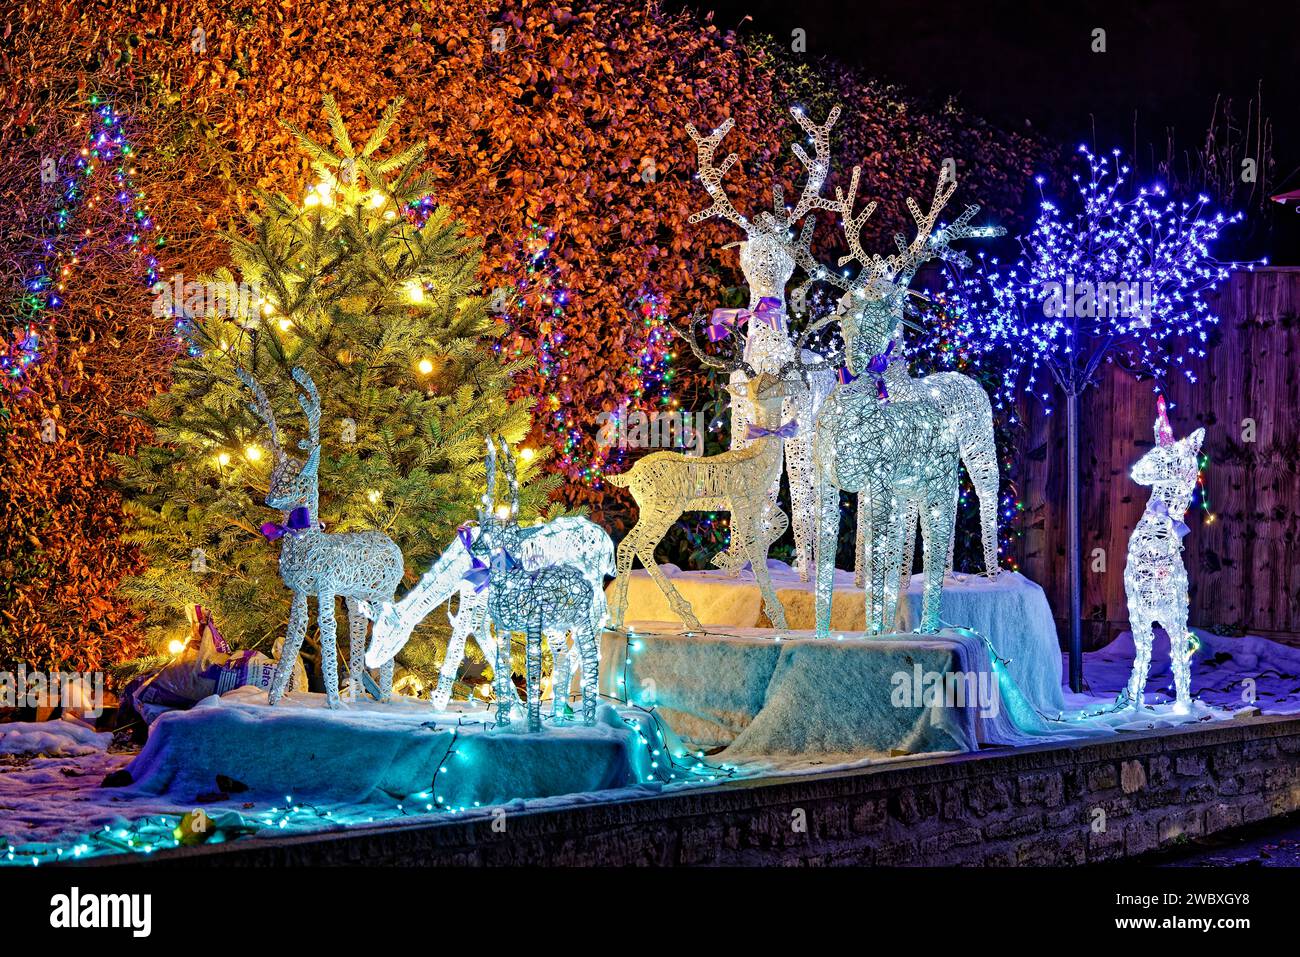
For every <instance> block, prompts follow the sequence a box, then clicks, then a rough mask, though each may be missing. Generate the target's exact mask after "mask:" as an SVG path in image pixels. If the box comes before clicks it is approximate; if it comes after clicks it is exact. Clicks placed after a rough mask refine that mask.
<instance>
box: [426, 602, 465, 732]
mask: <svg viewBox="0 0 1300 957" xmlns="http://www.w3.org/2000/svg"><path fill="white" fill-rule="evenodd" d="M473 626H474V616H473V614H472V613H471V611H470V610H469V609H468V608H467V607H466V601H465V593H464V592H461V599H460V606H459V607H458V608H457V609H456V617H455V618H453V619H452V620H451V637H450V638H449V639H447V653H446V654H445V655H444V656H443V658H442V667H441V668H439V669H438V687H437V688H436V689H434V692H433V701H432V704H433V710H435V711H443V710H445V709H446V707H447V702H448V701H450V700H451V692H452V688H453V687H454V685H455V684H456V675H457V674H459V673H460V665H461V662H462V661H464V660H465V640H466V639H467V638H469V633H470V629H471V628H473Z"/></svg>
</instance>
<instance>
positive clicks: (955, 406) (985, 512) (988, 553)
mask: <svg viewBox="0 0 1300 957" xmlns="http://www.w3.org/2000/svg"><path fill="white" fill-rule="evenodd" d="M956 188H957V184H956V181H955V180H953V179H951V178H950V177H946V176H941V177H940V179H939V185H938V187H937V189H936V190H935V195H934V200H933V201H932V202H931V204H930V209H929V211H928V212H927V213H924V214H923V213H922V212H921V208H920V207H919V206H918V205H917V204H916V202H915V201H914V200H912V199H910V198H909V199H908V203H907V205H908V209H909V210H910V212H911V214H912V218H913V220H914V221H915V223H916V237H915V238H914V239H913V240H912V241H911V242H910V243H905V242H904V240H903V238H902V237H901V236H896V237H895V243H896V244H897V246H898V254H897V255H891V256H887V257H881V256H879V255H870V254H868V253H867V252H866V250H864V249H863V248H862V244H861V228H862V225H863V224H864V223H865V222H866V220H867V219H868V218H869V217H870V216H871V214H872V212H873V211H874V210H875V207H876V204H875V203H869V204H868V205H867V206H866V207H864V209H863V211H862V212H861V213H860V214H859V215H857V216H854V215H853V214H852V211H851V210H850V211H849V213H848V214H847V215H846V216H845V218H844V228H845V234H846V239H847V241H848V247H849V252H848V255H846V256H844V257H842V258H841V259H840V261H839V265H840V266H844V265H846V264H847V263H849V262H852V261H854V260H857V261H858V262H860V263H861V264H862V268H861V269H860V270H859V272H858V274H857V275H856V276H855V277H853V278H852V279H848V278H846V277H844V276H843V275H842V274H840V273H839V272H837V271H835V270H825V269H821V267H820V266H818V264H817V263H816V262H815V261H813V260H811V259H810V258H809V259H803V260H801V264H802V265H804V267H805V269H808V270H813V269H820V270H821V273H822V278H824V279H825V280H826V281H827V282H829V283H831V284H832V285H835V286H838V287H839V288H841V289H843V290H845V293H844V296H843V298H842V299H841V301H840V313H841V321H842V324H843V332H844V341H845V351H846V354H847V357H848V361H847V363H846V364H847V366H848V369H849V371H850V373H852V374H854V375H871V376H873V377H874V379H875V381H876V382H877V385H878V388H879V389H880V391H881V394H882V395H884V396H886V397H887V398H888V399H889V400H890V401H917V402H927V403H930V404H932V405H934V406H936V407H937V408H938V409H939V411H940V412H941V413H942V414H943V416H944V417H945V419H946V420H947V421H948V423H949V425H950V426H951V428H952V430H953V432H954V433H955V435H956V437H957V445H958V450H959V454H960V458H961V462H962V464H963V466H964V467H965V469H966V474H967V475H969V476H970V479H971V484H972V485H973V486H974V488H975V493H976V496H977V497H978V498H979V503H980V534H981V538H982V541H983V546H984V570H985V574H987V575H988V576H989V577H991V578H995V577H997V573H998V561H997V559H998V547H997V542H998V526H997V522H998V514H997V506H998V486H999V483H1000V478H999V472H998V459H997V444H996V441H995V439H994V433H993V410H992V407H991V405H990V403H989V398H988V394H987V393H986V392H985V391H984V389H983V387H982V386H981V385H980V384H979V383H978V382H976V381H975V380H974V379H972V378H970V377H969V376H965V375H962V374H961V373H959V372H939V373H935V374H933V375H928V376H924V377H922V378H917V379H914V378H912V377H911V376H910V375H909V374H908V372H907V364H906V361H905V360H904V358H903V354H902V353H903V324H904V322H905V320H904V318H903V310H904V307H905V304H906V300H907V296H908V295H909V294H913V293H911V290H910V289H909V288H908V287H909V286H910V284H911V282H912V280H913V279H914V278H915V276H916V273H917V270H918V269H919V268H920V267H921V266H922V265H923V264H924V263H925V262H926V261H928V260H930V259H936V258H937V259H943V260H945V261H947V262H951V263H954V264H956V265H959V266H965V265H969V260H968V259H967V258H966V256H965V254H964V253H962V252H960V251H958V250H955V249H952V248H951V246H950V244H951V243H953V242H956V241H957V240H960V239H967V238H971V237H988V236H998V235H1001V234H1002V233H1003V232H1005V230H1003V229H1002V228H1001V227H977V226H972V225H970V223H971V220H972V219H973V218H974V217H975V215H976V214H977V213H978V212H979V207H978V206H967V207H966V209H965V210H964V211H963V212H962V213H961V215H960V216H958V217H957V219H956V220H955V221H954V222H953V223H952V224H951V225H949V226H946V227H943V228H940V229H938V230H937V231H936V226H937V225H938V219H939V215H940V213H941V212H942V211H943V209H944V207H945V206H946V205H947V204H948V201H949V200H950V199H951V198H952V194H953V192H954V191H955V190H956ZM954 494H955V493H954ZM916 504H917V503H916V501H915V500H912V501H911V502H910V504H909V509H908V512H907V514H906V515H905V516H904V521H905V523H906V528H905V530H904V538H903V548H904V551H903V558H902V566H901V578H902V582H903V587H904V588H906V586H907V582H908V581H909V580H910V578H911V571H912V548H913V545H914V542H915V537H916V526H917V524H918V523H919V524H921V532H922V537H924V535H925V532H926V525H925V524H924V523H921V522H920V515H919V514H918V511H917V507H916ZM865 508H866V503H865V501H863V500H862V499H861V498H859V502H858V536H857V548H856V550H855V551H856V561H855V566H856V573H857V583H858V585H859V586H862V584H863V581H864V575H865V569H866V561H865V557H864V554H865V548H866V539H865V533H866V529H867V527H868V524H869V523H868V522H867V521H865V519H864V514H863V513H864V509H865ZM953 544H954V539H953V538H951V537H950V538H949V540H948V541H947V543H946V548H947V560H946V562H945V564H944V568H943V571H944V572H947V571H950V570H951V569H952V553H953Z"/></svg>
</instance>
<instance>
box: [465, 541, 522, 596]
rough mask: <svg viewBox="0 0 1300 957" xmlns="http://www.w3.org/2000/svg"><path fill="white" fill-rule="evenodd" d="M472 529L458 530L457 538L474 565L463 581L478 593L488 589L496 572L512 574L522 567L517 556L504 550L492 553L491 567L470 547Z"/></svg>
mask: <svg viewBox="0 0 1300 957" xmlns="http://www.w3.org/2000/svg"><path fill="white" fill-rule="evenodd" d="M470 527H471V526H469V525H462V526H461V527H460V528H458V529H456V537H457V538H458V539H460V543H461V544H462V545H464V546H465V551H467V552H469V557H470V561H471V562H472V563H473V567H471V568H470V570H469V571H467V572H466V573H465V576H464V577H463V578H462V579H461V581H465V582H469V583H470V584H471V585H473V586H474V590H475V591H476V592H477V591H482V590H483V589H484V588H487V586H488V585H489V583H491V581H492V573H493V572H494V571H496V572H511V571H514V570H515V569H516V568H519V567H520V565H519V561H518V560H517V559H516V558H515V556H513V555H511V554H510V553H509V552H508V551H506V550H505V549H504V548H500V549H497V550H496V551H495V552H493V553H492V564H491V565H489V564H488V563H487V562H485V561H483V559H481V558H479V557H478V556H477V555H475V554H474V551H473V549H472V548H471V547H470V546H471V545H472V544H473V533H472V532H471V531H470Z"/></svg>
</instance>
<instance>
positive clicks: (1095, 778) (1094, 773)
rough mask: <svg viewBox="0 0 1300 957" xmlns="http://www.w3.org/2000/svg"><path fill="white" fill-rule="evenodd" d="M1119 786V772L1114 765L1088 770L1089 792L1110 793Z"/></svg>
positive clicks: (1101, 765) (1104, 765)
mask: <svg viewBox="0 0 1300 957" xmlns="http://www.w3.org/2000/svg"><path fill="white" fill-rule="evenodd" d="M1118 786H1119V772H1118V771H1117V770H1116V769H1115V765H1113V764H1099V765H1097V766H1096V767H1093V768H1089V769H1088V790H1089V791H1109V790H1110V789H1111V788H1114V787H1118Z"/></svg>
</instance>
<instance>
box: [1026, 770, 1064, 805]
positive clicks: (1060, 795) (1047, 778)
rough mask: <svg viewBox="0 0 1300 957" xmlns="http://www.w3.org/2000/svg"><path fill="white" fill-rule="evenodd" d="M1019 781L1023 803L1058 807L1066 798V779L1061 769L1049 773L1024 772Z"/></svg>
mask: <svg viewBox="0 0 1300 957" xmlns="http://www.w3.org/2000/svg"><path fill="white" fill-rule="evenodd" d="M1018 783H1019V785H1020V803H1021V804H1034V805H1041V806H1043V807H1056V806H1057V805H1059V804H1060V803H1061V802H1062V801H1064V800H1065V781H1064V780H1063V779H1062V777H1061V774H1060V772H1059V771H1056V772H1050V773H1047V774H1022V775H1020V780H1019V782H1018Z"/></svg>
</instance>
